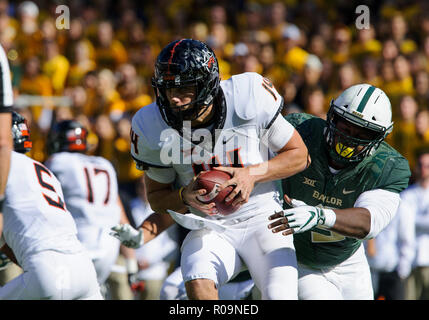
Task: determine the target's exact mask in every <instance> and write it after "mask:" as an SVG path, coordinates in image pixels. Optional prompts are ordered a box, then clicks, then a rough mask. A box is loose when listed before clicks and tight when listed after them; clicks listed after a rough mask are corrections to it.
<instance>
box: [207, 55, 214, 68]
mask: <svg viewBox="0 0 429 320" xmlns="http://www.w3.org/2000/svg"><path fill="white" fill-rule="evenodd" d="M214 62H215V59H214V58H213V57H210V59H209V62H207V65H208V67H209V69H211V68H212V65H213V63H214Z"/></svg>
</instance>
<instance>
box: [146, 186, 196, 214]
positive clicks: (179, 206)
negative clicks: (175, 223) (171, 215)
mask: <svg viewBox="0 0 429 320" xmlns="http://www.w3.org/2000/svg"><path fill="white" fill-rule="evenodd" d="M147 198H148V201H149V204H150V207H151V208H152V210H153V211H155V212H157V213H160V214H167V215H168V212H167V209H170V210H173V211H176V212H180V213H185V212H186V211H187V210H188V209H187V207H186V206H185V204H184V203H183V201H182V199H181V198H180V196H179V190H171V189H162V190H156V191H152V192H151V191H149V190H148V192H147Z"/></svg>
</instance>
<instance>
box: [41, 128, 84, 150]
mask: <svg viewBox="0 0 429 320" xmlns="http://www.w3.org/2000/svg"><path fill="white" fill-rule="evenodd" d="M87 135H88V131H87V130H86V129H85V128H84V127H83V126H82V125H81V124H80V123H79V122H77V121H75V120H64V121H61V122H59V123H57V124H55V125H54V126H53V127H52V129H51V131H50V132H49V136H48V143H47V148H48V153H49V154H53V153H56V152H63V151H65V152H85V151H86V150H87V143H86V137H87Z"/></svg>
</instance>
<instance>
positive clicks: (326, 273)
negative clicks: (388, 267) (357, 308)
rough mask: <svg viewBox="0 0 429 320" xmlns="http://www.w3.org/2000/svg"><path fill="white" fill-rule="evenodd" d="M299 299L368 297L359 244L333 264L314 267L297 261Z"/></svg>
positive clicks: (366, 269) (368, 285)
mask: <svg viewBox="0 0 429 320" xmlns="http://www.w3.org/2000/svg"><path fill="white" fill-rule="evenodd" d="M298 274H299V280H298V293H299V299H300V300H372V299H374V293H373V290H372V282H371V272H370V269H369V265H368V262H367V259H366V256H365V251H364V248H363V245H361V246H360V248H359V249H358V250H357V251H356V252H355V253H354V254H353V255H352V256H351V257H350V258H348V259H347V260H345V261H343V262H342V263H340V264H339V265H337V266H335V267H333V268H326V269H323V270H315V269H310V268H307V267H305V266H303V265H298Z"/></svg>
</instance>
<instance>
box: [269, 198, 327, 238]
mask: <svg viewBox="0 0 429 320" xmlns="http://www.w3.org/2000/svg"><path fill="white" fill-rule="evenodd" d="M284 199H285V201H286V202H287V203H289V205H291V206H292V207H293V208H292V209H287V210H283V211H280V212H276V213H274V214H273V215H271V216H270V217H269V218H268V219H269V220H274V222H273V223H271V224H269V225H268V228H269V229H271V230H272V231H273V232H274V233H278V232H282V231H283V232H282V234H283V235H285V236H287V235H290V234H293V233H302V232H305V231H308V230H311V229H312V228H314V227H315V226H317V225H320V226H327V227H332V226H333V224H334V223H335V213H334V212H333V211H332V210H330V209H325V208H319V207H313V206H308V205H307V204H306V203H305V202H303V201H300V200H295V199H290V198H289V197H288V196H287V195H285V197H284ZM332 215H333V216H334V217H333V216H332Z"/></svg>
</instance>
